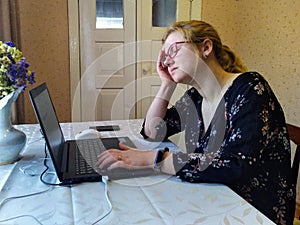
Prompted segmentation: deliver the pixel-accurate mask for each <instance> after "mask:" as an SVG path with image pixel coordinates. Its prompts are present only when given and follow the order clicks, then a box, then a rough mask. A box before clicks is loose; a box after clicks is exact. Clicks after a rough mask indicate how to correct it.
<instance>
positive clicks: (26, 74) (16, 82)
mask: <svg viewBox="0 0 300 225" xmlns="http://www.w3.org/2000/svg"><path fill="white" fill-rule="evenodd" d="M28 67H29V63H28V62H26V61H25V58H24V57H22V52H21V51H19V50H18V49H17V48H16V47H14V45H13V43H11V42H4V43H3V42H2V41H0V99H2V98H4V97H5V96H7V95H8V94H10V93H11V92H13V91H15V90H16V89H18V88H21V89H22V91H24V90H25V88H26V87H27V86H28V85H29V84H34V83H35V79H34V75H35V74H34V72H31V71H30V70H28Z"/></svg>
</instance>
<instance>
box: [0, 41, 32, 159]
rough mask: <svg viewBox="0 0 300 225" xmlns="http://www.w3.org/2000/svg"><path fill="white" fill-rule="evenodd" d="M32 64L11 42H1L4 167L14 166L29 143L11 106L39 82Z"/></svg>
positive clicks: (0, 141)
mask: <svg viewBox="0 0 300 225" xmlns="http://www.w3.org/2000/svg"><path fill="white" fill-rule="evenodd" d="M28 67H29V63H28V62H26V61H25V58H24V57H22V52H21V51H19V50H18V49H17V48H16V47H15V46H14V45H13V43H11V42H2V41H0V165H1V164H6V163H12V162H14V161H16V160H18V158H19V152H20V151H21V150H22V149H23V147H24V146H25V143H26V136H25V134H24V133H23V132H22V131H19V130H17V129H15V128H14V127H13V126H12V123H11V105H12V103H13V102H14V101H15V100H16V99H17V97H18V96H19V93H20V92H21V91H24V90H25V88H26V87H27V86H28V85H31V84H34V83H35V77H34V75H35V74H34V72H32V71H30V70H28Z"/></svg>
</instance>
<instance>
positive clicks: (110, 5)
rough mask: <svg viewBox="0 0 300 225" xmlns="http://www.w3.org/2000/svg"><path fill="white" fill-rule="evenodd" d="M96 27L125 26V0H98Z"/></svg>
mask: <svg viewBox="0 0 300 225" xmlns="http://www.w3.org/2000/svg"><path fill="white" fill-rule="evenodd" d="M96 28H97V29H107V28H121V29H122V28H123V0H96Z"/></svg>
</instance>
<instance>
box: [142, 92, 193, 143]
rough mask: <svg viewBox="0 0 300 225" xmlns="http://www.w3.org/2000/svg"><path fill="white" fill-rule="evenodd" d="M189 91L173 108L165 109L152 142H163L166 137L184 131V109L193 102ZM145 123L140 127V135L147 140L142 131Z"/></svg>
mask: <svg viewBox="0 0 300 225" xmlns="http://www.w3.org/2000/svg"><path fill="white" fill-rule="evenodd" d="M190 92H191V91H190V90H188V91H187V92H186V93H185V94H184V95H183V96H182V97H181V98H180V99H179V100H178V101H177V102H176V103H175V105H174V106H172V107H170V108H168V109H167V112H166V115H165V116H164V118H163V120H162V121H161V122H160V123H159V124H158V125H157V126H156V127H155V129H156V131H157V133H156V137H155V138H154V139H153V141H163V140H166V139H167V138H168V137H170V136H172V135H174V134H177V133H179V132H181V131H183V129H184V127H185V126H184V124H185V121H186V109H187V108H188V106H189V104H191V103H192V102H193V99H192V97H191V93H190ZM144 125H145V121H144V123H143V126H142V130H141V132H140V134H141V135H142V136H143V137H144V138H146V139H148V138H149V137H148V136H147V135H146V134H145V130H144Z"/></svg>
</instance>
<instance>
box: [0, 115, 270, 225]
mask: <svg viewBox="0 0 300 225" xmlns="http://www.w3.org/2000/svg"><path fill="white" fill-rule="evenodd" d="M112 123H113V124H119V125H120V128H121V129H120V131H116V132H103V136H107V137H109V136H130V137H131V139H132V140H133V141H134V143H135V144H136V145H137V147H139V148H142V149H155V148H158V147H162V146H169V148H170V150H171V151H178V150H180V149H178V147H177V146H176V145H175V144H173V143H172V142H164V143H158V142H148V141H146V140H144V139H143V138H142V137H141V136H140V135H139V131H140V128H141V123H142V120H138V119H137V120H123V121H101V122H84V123H83V122H80V123H79V122H78V123H62V124H61V127H62V130H63V133H64V135H65V137H66V139H72V138H74V136H75V135H76V134H77V133H78V132H80V131H82V130H84V129H87V128H88V127H89V126H91V125H107V124H112ZM16 128H17V129H20V130H22V131H24V132H25V133H26V136H27V144H26V147H25V148H24V150H23V151H22V152H21V155H22V158H21V160H20V161H18V162H16V163H14V164H10V165H4V166H1V167H0V190H1V193H0V221H3V220H6V219H9V220H8V221H5V222H0V225H1V224H5V225H6V224H22V225H24V224H31V225H35V224H43V225H54V224H56V225H71V224H72V225H73V224H74V225H84V224H88V225H90V224H97V225H100V224H105V225H107V224H109V225H118V224H120V225H126V224H128V225H129V224H130V225H131V224H143V225H144V224H145V225H160V224H164V225H173V224H174V225H177V224H178V225H184V224H209V225H214V224H224V225H230V224H233V225H235V224H246V225H247V224H249V225H255V224H274V223H273V222H271V221H270V220H269V219H268V218H266V217H265V216H264V215H263V214H262V213H260V212H259V211H258V210H257V209H255V208H254V207H253V206H251V205H250V204H248V203H247V202H246V201H245V200H243V199H242V198H241V197H240V196H239V195H237V194H236V193H235V192H233V191H232V190H231V189H230V188H228V187H227V186H225V185H221V184H205V183H201V184H191V183H188V182H183V181H181V180H179V179H178V178H176V177H175V176H168V175H159V176H151V177H142V178H134V179H124V180H118V181H109V182H108V184H107V186H105V184H104V183H103V182H93V183H82V184H76V185H74V186H72V187H64V186H55V187H52V186H50V187H49V186H47V185H45V184H43V183H42V182H40V180H39V177H40V174H41V172H42V171H43V170H44V169H45V167H44V165H43V161H44V156H45V155H44V140H43V138H42V135H41V133H40V131H39V125H37V124H28V125H18V126H16ZM47 161H49V162H50V163H51V160H47ZM49 176H50V177H51V176H52V179H53V180H54V181H55V180H56V177H55V175H54V173H53V168H52V169H51V170H50V173H49ZM106 187H107V189H108V196H109V200H110V202H111V204H112V210H111V212H110V213H108V212H109V211H110V207H109V204H108V202H107V199H106V198H105V190H106V189H105V188H106ZM25 195H26V197H24V196H25ZM106 214H108V215H107V216H105V215H106ZM102 217H104V218H102ZM101 218H102V219H101ZM100 219H101V220H100Z"/></svg>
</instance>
